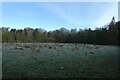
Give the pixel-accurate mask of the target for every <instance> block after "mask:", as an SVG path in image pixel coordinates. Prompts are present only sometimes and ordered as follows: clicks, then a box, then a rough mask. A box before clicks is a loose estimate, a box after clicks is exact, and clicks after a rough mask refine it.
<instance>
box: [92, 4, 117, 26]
mask: <svg viewBox="0 0 120 80" xmlns="http://www.w3.org/2000/svg"><path fill="white" fill-rule="evenodd" d="M98 14H99V13H98ZM113 16H114V17H115V21H116V22H117V21H118V7H117V5H115V6H111V7H109V8H107V9H106V10H105V11H104V12H103V14H102V15H101V16H100V17H99V18H98V19H97V20H96V21H95V22H94V25H98V26H97V27H102V26H104V25H106V24H108V23H109V22H110V20H111V19H112V17H113Z"/></svg>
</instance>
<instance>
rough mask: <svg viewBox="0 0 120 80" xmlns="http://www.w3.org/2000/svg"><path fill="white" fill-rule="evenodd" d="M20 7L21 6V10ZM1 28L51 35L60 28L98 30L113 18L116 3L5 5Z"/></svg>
mask: <svg viewBox="0 0 120 80" xmlns="http://www.w3.org/2000/svg"><path fill="white" fill-rule="evenodd" d="M21 5H22V6H21ZM2 15H3V24H0V25H1V26H2V27H9V28H10V29H13V28H15V29H24V28H26V27H29V28H33V29H35V28H42V29H45V30H46V31H53V30H56V29H60V28H66V29H68V30H70V29H74V28H76V29H77V30H79V29H86V28H91V29H92V30H94V29H95V28H100V27H102V26H104V25H106V24H108V23H110V21H111V20H112V17H113V16H114V17H115V21H116V22H117V21H118V3H117V2H77V3H76V2H10V3H9V2H4V3H2Z"/></svg>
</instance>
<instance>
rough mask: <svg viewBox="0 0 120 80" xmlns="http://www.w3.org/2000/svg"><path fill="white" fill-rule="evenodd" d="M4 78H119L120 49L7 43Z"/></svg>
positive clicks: (3, 48) (57, 44)
mask: <svg viewBox="0 0 120 80" xmlns="http://www.w3.org/2000/svg"><path fill="white" fill-rule="evenodd" d="M2 72H3V73H2V76H3V78H116V77H118V47H117V46H104V45H91V44H77V43H73V44H71V43H3V44H2Z"/></svg>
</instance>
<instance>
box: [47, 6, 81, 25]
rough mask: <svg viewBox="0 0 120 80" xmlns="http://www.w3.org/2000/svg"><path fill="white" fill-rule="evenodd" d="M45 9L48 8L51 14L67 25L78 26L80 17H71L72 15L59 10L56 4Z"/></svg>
mask: <svg viewBox="0 0 120 80" xmlns="http://www.w3.org/2000/svg"><path fill="white" fill-rule="evenodd" d="M46 7H47V8H49V9H50V10H51V11H52V12H54V13H55V14H56V15H57V16H58V17H59V18H62V19H63V20H65V21H66V22H67V23H71V24H76V25H80V24H81V23H80V22H81V21H80V16H79V15H73V13H69V12H67V11H66V9H64V8H61V7H60V6H57V5H56V4H54V5H52V4H47V5H46Z"/></svg>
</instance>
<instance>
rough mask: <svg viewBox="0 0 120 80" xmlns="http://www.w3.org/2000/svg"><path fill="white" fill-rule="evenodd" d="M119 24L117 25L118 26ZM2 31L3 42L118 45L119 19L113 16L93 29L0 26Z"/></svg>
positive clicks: (119, 37) (119, 35)
mask: <svg viewBox="0 0 120 80" xmlns="http://www.w3.org/2000/svg"><path fill="white" fill-rule="evenodd" d="M118 25H119V26H118ZM0 30H1V31H2V42H3V43H17V42H18V43H38V42H43V43H47V42H48V43H49V42H50V43H83V44H100V45H119V42H118V41H119V40H120V34H119V30H120V21H119V22H115V19H114V17H113V18H112V20H111V22H110V23H109V24H108V25H106V26H104V27H100V28H96V29H95V30H91V29H90V28H88V29H79V30H78V31H77V29H76V28H75V29H71V30H68V29H66V28H60V29H56V30H54V31H46V30H44V29H42V28H36V29H33V28H29V27H28V28H24V29H23V30H22V29H11V30H9V27H2V28H0Z"/></svg>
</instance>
